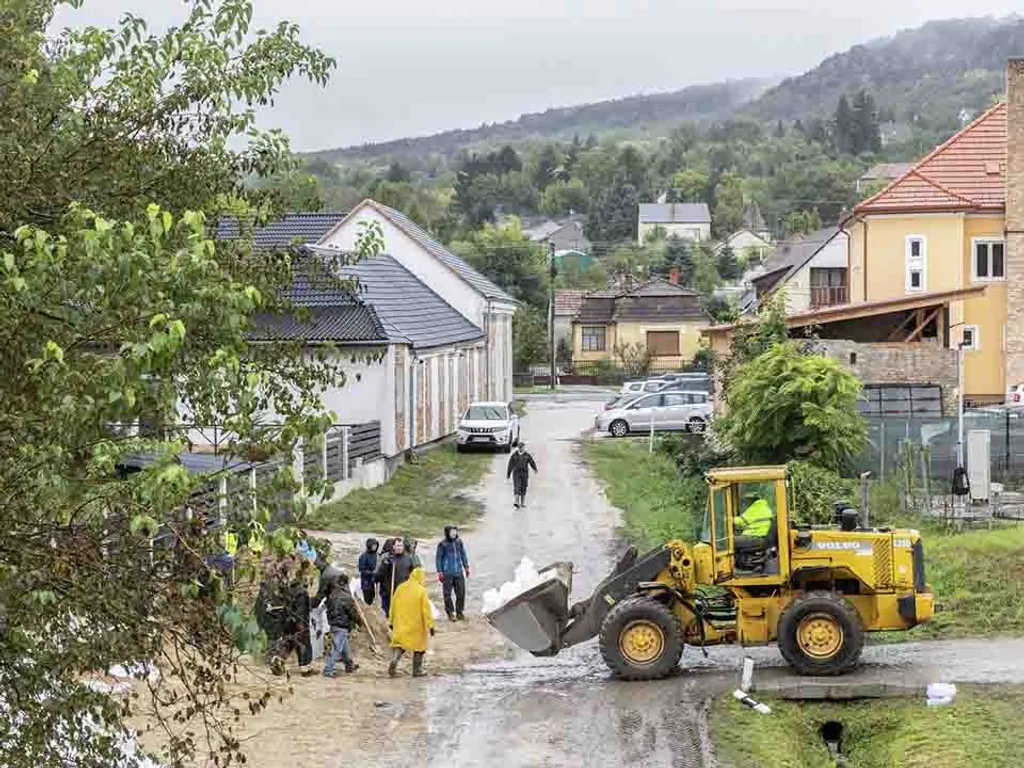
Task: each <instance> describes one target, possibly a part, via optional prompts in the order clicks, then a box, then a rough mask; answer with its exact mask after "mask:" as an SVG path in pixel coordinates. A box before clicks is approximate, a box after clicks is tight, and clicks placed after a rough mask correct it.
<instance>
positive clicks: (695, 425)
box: [686, 416, 707, 434]
mask: <svg viewBox="0 0 1024 768" xmlns="http://www.w3.org/2000/svg"><path fill="white" fill-rule="evenodd" d="M686 428H687V430H689V431H690V432H693V433H695V434H700V433H701V432H703V431H704V430H705V429H706V428H707V424H705V423H704V419H702V418H701V417H700V416H691V417H690V420H689V421H688V422H687V424H686Z"/></svg>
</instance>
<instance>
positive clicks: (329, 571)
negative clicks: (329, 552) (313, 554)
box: [312, 555, 341, 608]
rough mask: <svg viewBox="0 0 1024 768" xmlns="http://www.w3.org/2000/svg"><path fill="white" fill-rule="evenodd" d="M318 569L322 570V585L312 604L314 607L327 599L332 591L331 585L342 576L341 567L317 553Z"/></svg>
mask: <svg viewBox="0 0 1024 768" xmlns="http://www.w3.org/2000/svg"><path fill="white" fill-rule="evenodd" d="M315 565H316V569H317V570H318V571H320V586H319V587H318V588H317V592H316V597H314V598H313V602H312V606H313V607H314V608H317V607H319V605H320V603H322V602H323V601H324V600H326V599H327V595H329V594H330V592H331V587H333V586H334V583H335V582H336V581H337V580H338V577H339V576H341V568H339V567H338V566H336V565H334V564H333V563H328V562H327V561H326V560H324V559H323V558H322V557H320V556H319V555H317V558H316V563H315Z"/></svg>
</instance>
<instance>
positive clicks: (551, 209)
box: [540, 179, 590, 216]
mask: <svg viewBox="0 0 1024 768" xmlns="http://www.w3.org/2000/svg"><path fill="white" fill-rule="evenodd" d="M589 205H590V193H589V192H587V188H586V187H585V186H584V185H583V182H582V181H580V180H579V179H573V180H572V181H556V182H554V183H553V184H549V185H548V186H547V189H545V190H544V192H543V193H542V194H541V196H540V210H541V213H546V214H548V215H549V216H560V215H562V214H566V213H586V212H587V209H588V207H589Z"/></svg>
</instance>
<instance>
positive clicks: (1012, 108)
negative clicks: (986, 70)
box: [1003, 58, 1024, 390]
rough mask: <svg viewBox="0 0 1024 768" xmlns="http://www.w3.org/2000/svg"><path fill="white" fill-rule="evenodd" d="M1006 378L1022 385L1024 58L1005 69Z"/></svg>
mask: <svg viewBox="0 0 1024 768" xmlns="http://www.w3.org/2000/svg"><path fill="white" fill-rule="evenodd" d="M1006 379H1007V380H1006V382H1005V383H1006V385H1007V386H1009V385H1012V384H1018V383H1021V382H1024V58H1014V59H1010V60H1009V62H1007V66H1006ZM1003 389H1004V390H1005V389H1006V387H1004V388H1003Z"/></svg>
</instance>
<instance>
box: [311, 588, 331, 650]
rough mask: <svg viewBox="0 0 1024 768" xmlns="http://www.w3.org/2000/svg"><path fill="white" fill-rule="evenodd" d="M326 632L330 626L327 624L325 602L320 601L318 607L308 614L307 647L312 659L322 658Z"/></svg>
mask: <svg viewBox="0 0 1024 768" xmlns="http://www.w3.org/2000/svg"><path fill="white" fill-rule="evenodd" d="M328 632H330V624H329V623H328V622H327V601H326V600H321V601H320V605H318V606H317V607H316V608H314V609H313V610H311V611H310V612H309V645H310V648H312V651H313V658H314V659H321V658H323V655H324V638H325V637H326V635H327V633H328Z"/></svg>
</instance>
